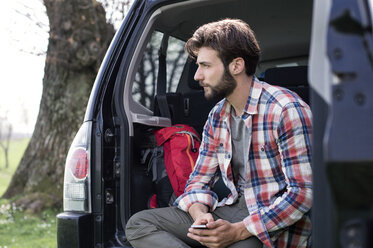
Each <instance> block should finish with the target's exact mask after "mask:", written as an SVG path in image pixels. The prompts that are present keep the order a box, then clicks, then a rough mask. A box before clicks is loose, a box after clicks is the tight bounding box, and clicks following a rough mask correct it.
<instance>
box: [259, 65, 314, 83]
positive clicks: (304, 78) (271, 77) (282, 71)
mask: <svg viewBox="0 0 373 248" xmlns="http://www.w3.org/2000/svg"><path fill="white" fill-rule="evenodd" d="M264 81H265V82H267V83H269V84H273V85H278V86H284V87H289V86H299V85H308V66H291V67H276V68H270V69H267V70H266V71H265V73H264Z"/></svg>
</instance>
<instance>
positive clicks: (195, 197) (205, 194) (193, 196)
mask: <svg viewBox="0 0 373 248" xmlns="http://www.w3.org/2000/svg"><path fill="white" fill-rule="evenodd" d="M194 203H201V204H204V205H206V206H207V207H208V208H209V210H210V212H212V211H214V210H215V208H216V207H217V205H218V197H217V195H216V193H215V192H212V191H209V190H193V191H189V192H186V193H184V194H182V195H181V196H179V197H178V198H177V199H176V201H175V203H174V205H175V206H177V207H178V208H180V209H181V210H183V211H185V212H188V210H189V208H190V207H191V206H192V205H193V204H194Z"/></svg>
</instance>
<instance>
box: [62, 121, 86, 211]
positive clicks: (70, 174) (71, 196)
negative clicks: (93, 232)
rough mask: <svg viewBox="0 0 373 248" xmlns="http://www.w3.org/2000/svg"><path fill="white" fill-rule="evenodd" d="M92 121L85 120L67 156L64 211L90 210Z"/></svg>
mask: <svg viewBox="0 0 373 248" xmlns="http://www.w3.org/2000/svg"><path fill="white" fill-rule="evenodd" d="M91 127H92V123H91V122H85V123H83V125H82V126H81V127H80V129H79V131H78V133H77V134H76V135H75V138H74V140H73V143H72V144H71V146H70V150H69V153H68V154H67V158H66V165H65V178H64V192H63V196H64V197H63V208H64V211H79V212H90V211H91V203H90V198H91V197H90V193H91V192H90V184H91V181H90V138H91Z"/></svg>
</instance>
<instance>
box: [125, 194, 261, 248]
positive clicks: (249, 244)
mask: <svg viewBox="0 0 373 248" xmlns="http://www.w3.org/2000/svg"><path fill="white" fill-rule="evenodd" d="M212 215H213V217H214V219H215V220H217V219H224V220H227V221H229V222H231V223H235V222H239V221H242V220H243V219H244V218H245V217H247V216H248V215H249V213H248V211H247V207H246V204H245V199H244V197H240V198H239V201H237V202H236V203H235V204H233V205H230V206H224V207H219V208H217V209H216V210H215V211H214V212H213V213H212ZM193 222H194V221H193V219H192V217H191V216H190V215H189V214H188V213H186V212H184V211H182V210H180V209H178V208H177V207H168V208H157V209H149V210H144V211H141V212H139V213H136V214H135V215H133V216H132V217H131V218H130V220H129V221H128V223H127V226H126V236H127V239H128V241H129V242H130V243H131V245H132V246H133V247H135V248H148V247H157V248H161V247H165V248H166V247H170V248H179V247H180V248H184V247H185V248H186V247H203V246H202V245H201V244H200V243H199V242H197V241H195V240H193V239H190V238H188V237H187V233H188V229H189V227H190V226H191V225H192V223H193ZM229 247H230V248H241V247H242V248H243V247H245V248H259V247H263V244H262V243H261V242H260V241H259V240H258V239H257V238H256V237H250V238H248V239H246V240H243V241H239V242H237V243H234V244H232V245H230V246H229Z"/></svg>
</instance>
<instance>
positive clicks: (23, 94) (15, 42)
mask: <svg viewBox="0 0 373 248" xmlns="http://www.w3.org/2000/svg"><path fill="white" fill-rule="evenodd" d="M0 1H1V8H0V34H1V39H0V55H1V59H0V117H4V116H5V118H6V120H7V121H8V122H9V123H11V124H12V126H13V133H32V131H33V129H34V126H35V122H36V118H37V115H38V111H39V104H40V99H41V93H42V82H43V75H44V62H45V51H46V49H47V45H48V26H47V24H48V19H47V16H46V14H45V7H44V5H43V4H42V2H41V0H0ZM27 15H28V16H29V17H27ZM39 22H41V23H44V26H43V28H40V27H39V26H38V25H37V23H39ZM35 53H37V54H40V53H41V55H35Z"/></svg>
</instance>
